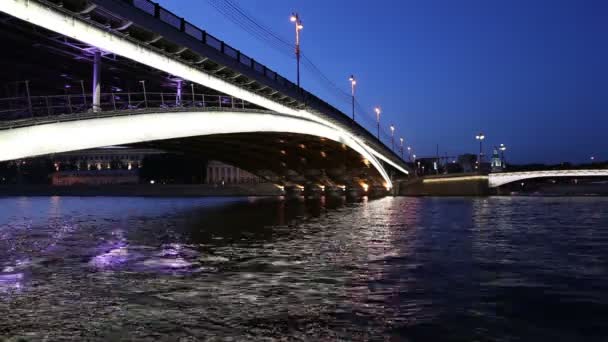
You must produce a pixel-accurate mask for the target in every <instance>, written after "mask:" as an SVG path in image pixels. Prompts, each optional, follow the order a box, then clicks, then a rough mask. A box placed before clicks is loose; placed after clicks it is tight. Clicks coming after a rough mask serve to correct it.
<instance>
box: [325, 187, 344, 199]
mask: <svg viewBox="0 0 608 342" xmlns="http://www.w3.org/2000/svg"><path fill="white" fill-rule="evenodd" d="M344 195H345V191H344V190H343V189H342V188H340V187H333V186H326V187H325V197H326V198H328V199H337V198H341V197H342V196H344Z"/></svg>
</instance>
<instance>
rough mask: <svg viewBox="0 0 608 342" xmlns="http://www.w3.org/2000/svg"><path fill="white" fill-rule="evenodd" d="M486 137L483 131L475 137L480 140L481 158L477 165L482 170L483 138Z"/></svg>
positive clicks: (478, 159)
mask: <svg viewBox="0 0 608 342" xmlns="http://www.w3.org/2000/svg"><path fill="white" fill-rule="evenodd" d="M485 138H486V136H485V135H483V133H479V134H477V135H476V136H475V139H477V140H479V158H477V167H478V168H479V170H481V155H482V151H483V147H482V144H483V140H484V139H485Z"/></svg>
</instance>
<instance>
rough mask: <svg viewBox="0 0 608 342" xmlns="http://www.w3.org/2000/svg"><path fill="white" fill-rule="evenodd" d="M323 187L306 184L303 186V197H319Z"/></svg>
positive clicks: (321, 195) (322, 192)
mask: <svg viewBox="0 0 608 342" xmlns="http://www.w3.org/2000/svg"><path fill="white" fill-rule="evenodd" d="M324 191H325V189H324V187H321V186H319V185H316V184H314V185H313V184H311V185H307V186H306V187H305V188H304V197H306V199H320V198H321V197H323V195H324Z"/></svg>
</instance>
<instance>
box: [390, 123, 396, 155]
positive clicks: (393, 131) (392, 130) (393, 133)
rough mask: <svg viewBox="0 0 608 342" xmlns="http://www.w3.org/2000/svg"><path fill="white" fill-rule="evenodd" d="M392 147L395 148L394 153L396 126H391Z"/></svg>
mask: <svg viewBox="0 0 608 342" xmlns="http://www.w3.org/2000/svg"><path fill="white" fill-rule="evenodd" d="M391 145H392V146H393V151H395V125H391Z"/></svg>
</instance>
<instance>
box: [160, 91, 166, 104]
mask: <svg viewBox="0 0 608 342" xmlns="http://www.w3.org/2000/svg"><path fill="white" fill-rule="evenodd" d="M160 105H161V107H164V106H165V94H164V93H163V92H162V91H161V92H160Z"/></svg>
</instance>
